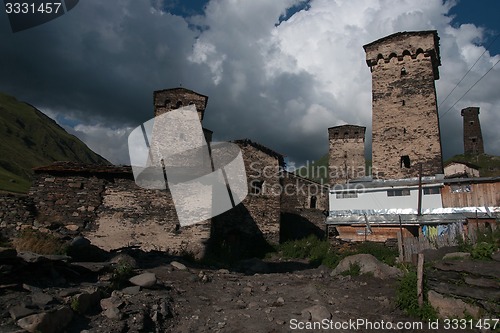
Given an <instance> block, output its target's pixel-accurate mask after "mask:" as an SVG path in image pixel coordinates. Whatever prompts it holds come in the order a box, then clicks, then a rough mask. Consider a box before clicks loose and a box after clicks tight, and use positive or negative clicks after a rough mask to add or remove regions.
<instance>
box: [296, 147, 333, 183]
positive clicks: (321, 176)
mask: <svg viewBox="0 0 500 333" xmlns="http://www.w3.org/2000/svg"><path fill="white" fill-rule="evenodd" d="M295 173H296V174H297V175H299V176H301V177H304V178H307V179H310V180H314V181H315V182H318V183H323V184H328V154H326V155H323V156H321V157H320V158H319V159H318V160H316V161H313V162H312V163H310V164H309V165H306V166H304V167H302V168H299V169H297V171H296V172H295Z"/></svg>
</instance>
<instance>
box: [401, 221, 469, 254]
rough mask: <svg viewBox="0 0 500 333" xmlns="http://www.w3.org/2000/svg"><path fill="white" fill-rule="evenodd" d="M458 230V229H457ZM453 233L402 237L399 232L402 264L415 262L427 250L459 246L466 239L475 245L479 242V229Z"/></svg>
mask: <svg viewBox="0 0 500 333" xmlns="http://www.w3.org/2000/svg"><path fill="white" fill-rule="evenodd" d="M457 230H458V229H457ZM461 230H462V231H461V232H460V233H457V232H452V233H445V234H443V235H439V236H435V237H425V236H419V237H404V238H403V237H401V234H400V233H399V232H398V249H399V261H400V262H415V260H416V258H417V257H416V256H417V254H418V253H422V251H423V250H427V249H439V248H442V247H448V246H457V245H458V244H459V240H460V239H462V240H464V238H466V240H467V242H469V243H472V244H475V243H476V240H477V232H478V229H477V228H469V229H468V230H467V233H466V234H465V233H464V232H463V229H461Z"/></svg>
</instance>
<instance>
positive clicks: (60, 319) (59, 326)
mask: <svg viewBox="0 0 500 333" xmlns="http://www.w3.org/2000/svg"><path fill="white" fill-rule="evenodd" d="M72 319H73V311H71V309H70V308H69V307H67V306H62V307H59V308H57V309H55V310H53V311H50V312H43V313H37V314H32V315H30V316H27V317H24V318H21V319H19V320H18V321H17V325H18V326H19V327H21V328H22V329H24V330H26V331H28V332H43V333H58V332H63V331H64V328H65V327H66V326H67V325H68V324H69V323H70V322H71V320H72Z"/></svg>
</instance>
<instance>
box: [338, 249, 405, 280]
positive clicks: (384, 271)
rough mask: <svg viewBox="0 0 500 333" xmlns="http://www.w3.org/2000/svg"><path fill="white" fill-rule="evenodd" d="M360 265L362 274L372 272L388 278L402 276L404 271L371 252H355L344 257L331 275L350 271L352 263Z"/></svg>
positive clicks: (379, 276) (375, 275) (382, 277)
mask: <svg viewBox="0 0 500 333" xmlns="http://www.w3.org/2000/svg"><path fill="white" fill-rule="evenodd" d="M355 264H357V265H359V267H360V274H367V273H369V274H370V273H371V274H373V276H374V277H376V278H379V279H387V278H393V277H400V276H402V272H401V271H400V270H399V269H397V268H395V267H392V266H389V265H387V264H385V263H383V262H380V261H379V260H378V259H377V258H375V257H374V256H372V255H371V254H365V253H362V254H355V255H352V256H349V257H345V258H344V259H342V260H341V261H340V262H339V264H338V265H337V267H335V269H334V270H333V271H332V272H331V273H330V275H331V276H336V275H339V274H341V273H343V272H345V271H348V270H349V269H350V267H351V265H355Z"/></svg>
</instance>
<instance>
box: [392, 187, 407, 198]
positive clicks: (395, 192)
mask: <svg viewBox="0 0 500 333" xmlns="http://www.w3.org/2000/svg"><path fill="white" fill-rule="evenodd" d="M408 195H410V190H409V189H402V190H387V196H388V197H403V196H408Z"/></svg>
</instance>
